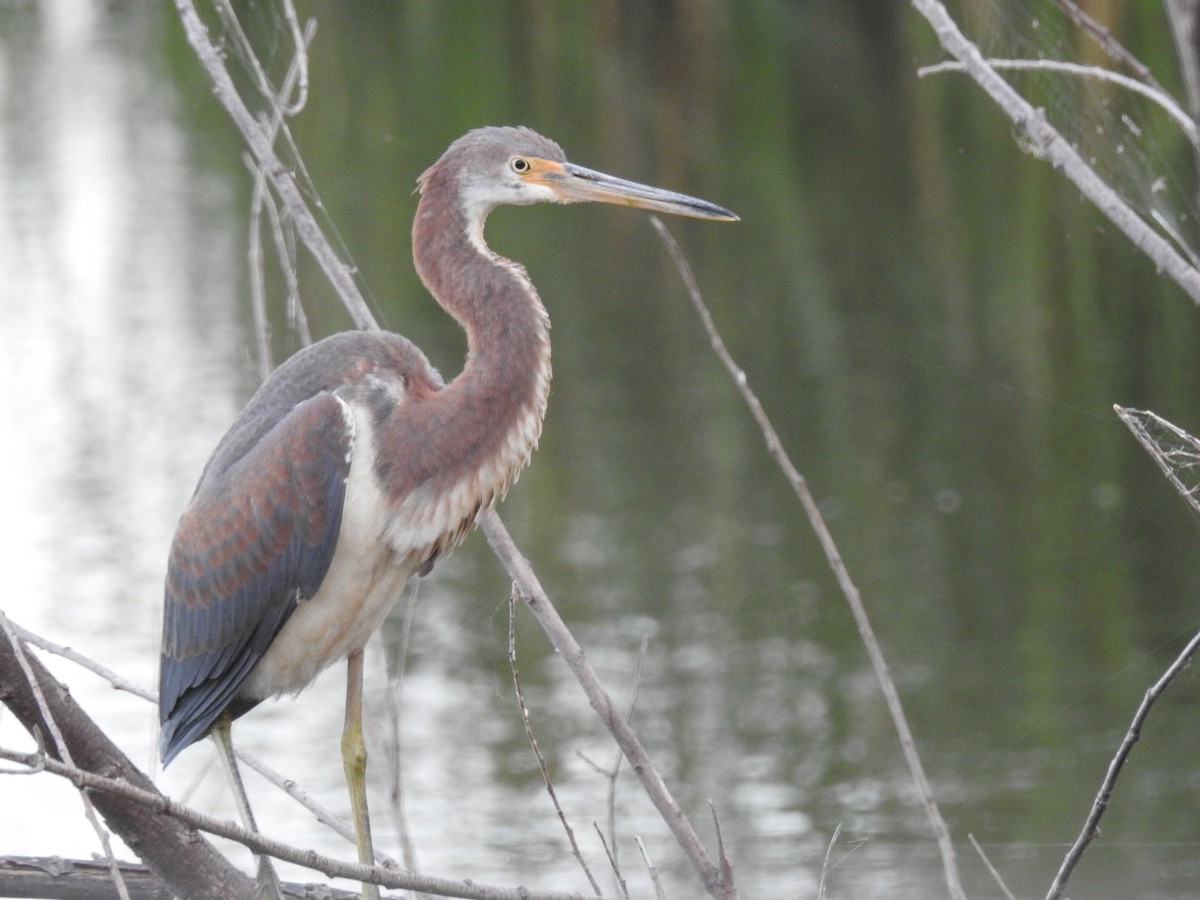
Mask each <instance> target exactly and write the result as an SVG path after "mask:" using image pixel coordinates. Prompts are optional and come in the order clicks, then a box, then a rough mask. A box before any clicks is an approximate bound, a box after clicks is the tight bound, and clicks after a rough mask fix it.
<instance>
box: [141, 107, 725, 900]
mask: <svg viewBox="0 0 1200 900" xmlns="http://www.w3.org/2000/svg"><path fill="white" fill-rule="evenodd" d="M418 185H419V189H420V193H421V199H420V202H419V204H418V206H417V214H416V221H415V222H414V224H413V242H412V243H413V257H414V260H415V262H416V268H417V273H418V274H419V275H420V277H421V280H422V282H423V283H424V284H425V286H426V287H427V288H428V290H429V292H430V293H431V294H432V295H433V296H434V298H435V299H436V300H437V301H438V302H439V303H440V304H441V305H442V307H443V308H444V309H445V310H446V311H447V312H448V313H449V314H450V315H451V316H453V317H454V318H455V319H456V320H457V321H458V323H459V324H460V325H461V326H462V327H463V329H464V330H465V331H466V333H467V348H468V351H467V361H466V365H465V366H464V368H463V371H462V372H461V374H459V375H458V376H457V377H456V378H454V379H453V380H452V381H450V383H448V384H446V383H444V382H443V381H442V379H441V377H440V376H439V375H438V373H437V372H436V371H435V370H434V369H433V368H432V367H431V366H430V364H429V362H428V361H427V360H426V359H425V357H424V355H422V353H421V351H420V350H418V349H417V348H416V347H415V346H414V345H413V344H411V343H410V342H409V341H407V340H405V339H404V338H403V337H400V336H399V335H397V334H391V333H388V332H384V331H359V332H349V333H345V334H337V335H334V336H332V337H329V338H326V339H325V340H322V341H320V342H318V343H316V344H313V345H312V346H311V347H308V348H306V349H304V350H301V351H300V352H299V353H297V354H295V355H294V356H292V357H291V358H290V359H288V360H287V362H285V363H284V364H283V365H281V366H280V367H279V368H278V369H276V370H275V372H274V373H273V374H272V375H271V376H270V377H269V378H268V379H267V380H266V381H265V382H264V383H263V385H262V387H260V388H259V390H258V391H257V393H255V394H254V396H253V397H252V398H251V399H250V402H249V403H248V404H247V405H246V408H245V409H244V410H242V413H241V415H239V416H238V418H237V420H236V421H235V422H234V423H233V426H232V427H231V428H230V429H229V431H228V432H227V433H226V435H225V437H224V438H222V439H221V442H220V443H219V444H218V445H217V448H216V450H215V451H214V453H213V455H212V457H211V458H210V459H209V461H208V464H207V466H205V468H204V472H203V473H202V474H201V476H200V483H199V484H198V485H197V487H196V491H195V494H194V495H193V496H192V499H191V502H190V504H189V505H188V507H187V509H186V510H185V511H184V513H183V517H182V519H181V520H180V522H179V527H178V529H177V530H176V532H175V539H174V542H173V544H172V546H171V555H170V561H169V568H168V571H167V580H166V600H165V614H164V622H163V643H162V660H161V675H160V694H159V718H160V721H161V724H162V732H161V738H160V745H159V749H160V752H161V755H162V759H163V763H164V764H166V763H169V762H170V761H171V760H172V759H173V758H174V757H175V755H176V754H178V753H179V752H180V751H181V750H183V749H184V748H185V747H187V746H188V745H189V744H192V743H193V742H195V741H197V740H199V739H200V738H201V737H203V736H204V735H206V734H209V733H210V732H212V733H214V735H215V736H216V737H217V743H218V745H219V746H220V747H221V749H222V757H223V759H225V761H226V762H227V763H228V765H229V768H230V774H231V778H232V780H233V783H234V787H235V790H236V791H237V792H238V793H239V795H240V796H239V805H240V806H242V807H243V810H242V811H243V816H244V818H246V820H247V824H248V826H250V827H253V826H252V822H253V820H252V818H251V817H250V815H249V806H248V804H245V803H244V793H242V791H241V786H240V781H239V779H238V777H237V768H236V764H235V763H233V756H232V749H231V744H230V741H229V723H230V722H231V721H232V720H233V719H235V718H237V717H238V716H240V715H242V714H243V713H245V712H247V711H248V710H250V709H251V708H252V707H254V706H255V705H256V704H258V703H259V702H261V701H262V700H265V699H266V698H268V697H274V696H278V695H281V694H294V693H296V692H298V691H300V690H301V689H303V688H304V687H306V686H307V685H308V684H309V683H310V682H311V681H312V680H313V679H314V678H315V677H316V675H317V673H319V672H320V671H321V670H323V669H324V668H326V667H327V666H329V665H330V664H332V663H334V662H336V661H337V660H340V659H345V658H347V657H348V658H349V661H350V665H349V672H348V675H347V691H346V698H347V699H346V728H345V731H344V733H343V738H342V753H343V762H344V765H345V769H346V776H347V781H348V782H349V785H350V794H351V802H352V808H353V812H354V819H355V827H356V831H357V834H358V852H359V860H360V862H363V863H367V864H371V863H373V861H374V855H373V851H372V849H371V844H370V831H369V821H368V817H367V808H366V793H365V781H364V773H365V764H366V752H365V749H364V747H363V741H362V694H361V690H362V650H363V647H364V645H365V644H366V643H367V639H368V638H369V637H370V636H371V634H372V633H373V632H374V631H375V630H376V629H377V628H378V627H379V626H380V624H381V623H382V622H383V620H384V618H385V617H386V616H387V614H388V611H389V610H390V609H391V608H392V605H393V603H394V601H395V600H396V599H397V598H398V596H399V595H400V592H401V589H402V588H403V586H404V583H405V581H406V580H407V579H408V577H409V575H411V574H413V573H416V574H418V575H424V574H426V573H427V572H428V571H429V570H430V569H431V568H432V567H433V564H434V562H435V561H436V560H437V559H438V557H440V556H441V555H442V554H444V553H447V552H449V551H450V550H452V549H453V548H454V547H455V546H457V545H458V544H459V543H460V542H461V541H462V540H463V538H464V536H465V535H466V533H467V531H468V529H469V528H470V527H471V525H472V524H473V523H474V521H475V518H476V516H477V515H478V514H479V512H480V511H481V510H483V509H486V508H489V507H491V506H492V504H494V503H495V502H496V501H497V500H498V499H499V498H500V497H502V496H503V495H504V493H505V491H506V490H507V489H508V486H509V485H510V484H511V483H512V482H513V480H514V479H515V478H516V477H517V474H518V473H519V472H520V470H521V469H522V468H523V467H524V466H525V464H526V463H527V462H528V460H529V456H530V453H531V452H532V450H533V448H534V445H535V444H536V443H537V440H538V436H539V434H540V433H541V428H542V417H543V415H544V414H545V411H546V399H547V396H548V394H549V391H550V337H549V319H548V318H547V315H546V310H545V308H544V307H543V306H542V303H541V300H540V299H539V298H538V295H537V292H536V291H535V290H534V287H533V284H532V283H530V280H529V278H528V276H527V275H526V274H525V270H524V268H522V267H521V266H520V265H519V264H517V263H515V262H512V261H511V260H508V259H505V258H503V257H501V256H498V255H497V254H495V253H493V252H492V251H491V250H490V249H489V248H488V246H487V244H485V243H484V238H483V226H484V220H485V219H486V218H487V215H488V213H489V212H490V211H491V210H492V209H493V208H494V207H496V206H499V205H501V204H518V205H523V204H531V203H541V202H549V203H574V202H578V201H583V200H596V201H601V202H605V203H617V204H622V205H628V206H636V207H641V208H643V209H651V210H658V211H661V212H666V213H675V214H678V215H683V216H692V217H696V218H701V219H718V220H727V221H732V220H736V218H737V216H735V215H734V214H733V213H731V212H729V211H728V210H726V209H722V208H721V207H719V206H716V205H714V204H712V203H708V202H706V201H704V200H698V199H696V198H694V197H688V196H684V195H682V194H676V193H673V192H670V191H664V190H660V189H658V188H652V187H647V186H645V185H640V184H635V183H633V182H629V181H624V180H622V179H619V178H613V177H612V176H609V175H604V174H602V173H600V172H594V171H592V170H590V169H585V168H582V167H580V166H576V165H574V164H572V163H569V162H567V160H566V157H565V156H564V155H563V152H562V150H561V149H560V148H559V146H558V145H557V144H555V143H554V142H553V141H550V140H548V139H547V138H544V137H542V136H540V135H538V134H536V133H534V132H533V131H530V130H529V129H528V128H481V129H478V130H475V131H472V132H470V133H468V134H467V135H465V136H464V137H462V138H459V139H458V140H457V141H455V142H454V143H453V144H451V145H450V147H449V149H448V150H446V152H445V153H444V154H443V155H442V157H441V159H439V160H438V161H437V162H436V163H434V165H433V166H432V167H431V168H429V169H428V170H427V171H426V172H425V173H424V174H423V175H422V176H421V177H420V179H419V181H418ZM260 873H261V874H262V875H263V878H264V880H267V881H269V882H270V883H271V884H273V885H274V887H273V890H275V891H277V890H278V885H277V881H276V880H275V878H274V873H273V871H272V870H271V869H270V866H269V864H267V863H266V860H265V858H263V859H261V860H260ZM375 896H378V894H377V892H375Z"/></svg>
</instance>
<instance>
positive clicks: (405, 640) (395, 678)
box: [384, 592, 418, 872]
mask: <svg viewBox="0 0 1200 900" xmlns="http://www.w3.org/2000/svg"><path fill="white" fill-rule="evenodd" d="M411 597H412V599H411V602H410V603H408V607H407V609H405V611H404V628H403V629H402V630H401V632H400V649H399V651H398V652H397V653H396V654H395V656H394V657H393V656H392V655H391V654H388V653H387V652H386V650H385V652H384V659H385V669H386V671H387V676H388V683H387V709H388V724H389V725H390V726H391V730H392V734H391V741H390V743H389V745H388V769H389V770H390V772H389V774H390V775H391V784H390V785H389V786H388V800H389V805H390V807H391V811H392V821H393V822H394V824H395V826H396V834H397V836H398V838H399V840H400V855H401V857H402V858H403V859H404V865H405V867H406V868H408V869H409V871H412V872H416V871H418V867H417V848H416V846H415V845H414V844H413V840H412V833H411V832H410V831H409V828H408V817H407V816H406V815H405V814H404V796H405V794H404V780H403V774H404V770H403V767H402V764H401V763H402V758H401V757H402V754H401V748H402V747H403V744H402V743H401V729H400V724H401V720H400V712H401V710H402V709H403V708H404V707H403V703H404V675H405V660H406V659H407V658H408V646H409V638H410V636H411V635H412V623H413V618H414V614H415V613H416V609H417V598H416V594H415V592H414V593H413V594H412V595H411ZM393 660H394V661H395V662H394V663H393ZM393 665H394V666H395V671H393Z"/></svg>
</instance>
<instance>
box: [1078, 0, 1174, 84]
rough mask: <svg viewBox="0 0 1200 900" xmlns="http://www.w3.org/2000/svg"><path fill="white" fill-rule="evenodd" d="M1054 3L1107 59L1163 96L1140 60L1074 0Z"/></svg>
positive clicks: (1156, 81)
mask: <svg viewBox="0 0 1200 900" xmlns="http://www.w3.org/2000/svg"><path fill="white" fill-rule="evenodd" d="M1054 2H1055V3H1056V4H1057V5H1058V6H1059V8H1060V9H1062V11H1063V12H1065V13H1066V14H1067V15H1068V16H1070V17H1071V21H1072V22H1074V23H1075V25H1076V26H1077V27H1079V28H1082V29H1083V30H1084V31H1086V32H1087V33H1088V34H1090V35H1091V36H1092V39H1093V40H1095V42H1096V43H1097V44H1099V45H1100V48H1101V49H1102V50H1104V52H1105V53H1107V54H1108V58H1109V59H1111V60H1112V61H1113V62H1115V63H1120V64H1122V65H1125V66H1128V67H1129V69H1130V71H1132V72H1133V73H1134V74H1135V75H1137V77H1138V78H1140V79H1141V80H1142V81H1143V82H1145V83H1146V84H1148V85H1150V87H1152V88H1155V89H1156V90H1158V91H1160V92H1161V93H1163V94H1165V93H1166V90H1165V89H1164V88H1163V86H1162V85H1161V84H1159V83H1158V79H1156V78H1155V77H1154V75H1153V73H1152V72H1151V71H1150V70H1149V69H1148V68H1146V66H1145V65H1144V64H1143V63H1142V61H1141V60H1140V59H1138V58H1137V57H1136V56H1134V55H1133V54H1132V53H1130V52H1129V51H1128V50H1126V49H1125V46H1124V45H1123V44H1122V43H1121V42H1120V41H1118V40H1117V39H1116V38H1115V37H1113V35H1112V32H1111V31H1109V30H1108V29H1107V28H1105V27H1104V26H1103V25H1101V24H1100V23H1099V22H1097V21H1096V20H1095V19H1093V18H1092V17H1091V16H1089V15H1088V14H1087V13H1086V12H1085V11H1084V10H1082V9H1080V7H1079V4H1077V3H1075V0H1054Z"/></svg>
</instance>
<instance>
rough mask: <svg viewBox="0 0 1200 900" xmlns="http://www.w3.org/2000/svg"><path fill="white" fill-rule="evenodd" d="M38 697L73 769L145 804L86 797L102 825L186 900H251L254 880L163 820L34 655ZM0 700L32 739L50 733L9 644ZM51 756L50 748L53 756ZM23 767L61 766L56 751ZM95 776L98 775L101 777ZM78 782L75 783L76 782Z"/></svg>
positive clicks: (133, 769)
mask: <svg viewBox="0 0 1200 900" xmlns="http://www.w3.org/2000/svg"><path fill="white" fill-rule="evenodd" d="M25 661H26V662H27V664H28V666H29V668H30V670H31V671H32V673H33V676H34V679H35V680H36V683H37V688H38V689H39V690H40V693H41V696H42V698H43V699H44V702H45V704H46V707H47V710H48V712H49V715H50V716H51V717H52V718H53V719H54V721H55V722H56V723H57V725H58V728H59V730H60V731H61V733H62V736H63V740H64V742H65V743H66V744H67V745H68V746H69V747H70V748H71V755H72V758H73V759H74V761H75V764H76V765H75V766H73V767H70V768H72V769H74V771H77V772H83V773H84V774H86V775H88V776H89V777H95V778H101V777H103V778H104V779H105V780H106V781H111V782H115V783H119V784H122V785H127V786H129V787H130V789H131V790H137V791H140V792H142V793H144V794H145V796H146V798H147V802H144V803H137V802H133V801H131V800H130V799H129V798H128V797H123V796H122V795H120V794H117V793H109V792H105V793H94V794H91V795H90V796H91V798H92V803H93V804H94V805H95V807H96V809H97V810H99V811H100V814H101V815H102V816H103V817H104V820H105V822H106V823H107V824H108V826H109V827H110V828H111V829H112V830H113V831H114V832H116V833H117V834H118V835H120V836H121V839H122V840H124V841H125V843H126V844H127V845H128V846H129V847H130V849H132V850H133V851H134V852H135V853H137V854H138V856H139V857H140V858H141V859H142V861H143V862H144V863H146V865H148V866H149V867H150V869H151V870H152V871H153V872H154V873H155V875H157V876H158V877H159V878H161V879H162V880H163V881H164V882H165V883H166V884H167V885H168V886H170V887H171V889H172V890H173V891H174V892H175V893H176V894H177V895H179V896H181V897H187V898H188V900H230V898H249V897H251V896H252V895H253V893H254V882H253V881H252V880H251V879H250V878H248V877H247V876H246V875H244V874H243V873H242V872H240V871H238V870H237V869H235V868H234V867H233V866H232V865H231V864H230V863H229V861H228V860H226V859H225V857H223V856H222V855H221V854H220V853H218V852H217V850H216V848H214V847H213V846H212V844H210V843H209V842H208V841H207V840H205V839H204V838H203V837H202V836H201V835H200V834H198V833H197V832H196V831H195V830H193V829H191V828H189V827H187V826H186V825H184V824H183V823H182V822H179V821H177V820H175V819H172V818H169V817H166V816H163V815H161V814H160V813H159V812H158V810H157V807H158V806H160V805H161V804H163V803H167V802H169V801H168V800H167V798H166V797H164V796H163V795H162V794H161V793H159V792H158V790H157V789H156V788H155V787H154V785H153V783H152V782H151V781H150V779H149V778H147V777H146V776H145V775H144V774H142V772H141V771H140V770H139V769H138V768H137V766H135V765H134V764H133V763H132V762H131V761H130V760H129V759H128V758H127V757H126V756H125V754H124V753H122V752H121V750H120V749H119V748H117V746H116V745H115V744H113V743H112V741H110V740H109V739H108V737H107V736H106V735H105V734H104V732H102V731H101V730H100V729H99V728H98V727H97V726H96V724H95V723H94V722H93V721H92V720H91V719H90V718H88V716H87V714H86V713H85V712H84V711H83V710H82V709H80V707H79V705H78V704H76V703H75V701H74V699H73V698H72V697H71V694H70V692H69V691H68V690H67V688H66V687H65V686H64V685H62V684H60V683H59V682H58V681H57V680H55V678H54V677H53V676H52V675H51V674H50V673H49V672H48V671H46V668H45V667H44V666H43V665H42V664H41V662H40V660H38V658H37V657H36V656H34V655H33V654H30V653H27V654H26V655H25ZM0 702H3V703H4V704H5V705H6V706H7V707H8V708H9V709H10V710H12V712H13V715H15V716H16V718H17V720H18V721H19V722H20V723H21V724H22V726H24V728H25V729H26V730H27V731H29V733H30V734H35V733H36V731H39V730H40V732H41V733H42V734H48V733H50V732H49V724H48V723H47V722H46V721H45V717H44V716H43V714H42V711H41V709H40V708H39V704H38V697H37V692H35V689H34V686H33V685H31V684H30V683H29V682H28V681H27V680H26V678H25V675H24V673H23V671H22V669H21V666H20V663H19V661H18V659H17V656H16V652H15V650H14V647H13V645H12V644H10V643H9V642H8V641H0ZM52 752H53V751H52ZM15 761H16V762H22V763H24V764H26V765H30V766H36V765H37V764H39V762H44V765H45V768H46V769H47V770H50V769H51V768H52V767H63V768H66V767H65V766H64V764H63V763H62V762H60V761H58V757H57V754H56V755H55V758H53V759H47V758H46V757H44V756H41V755H39V754H25V755H22V758H20V759H16V760H15ZM94 773H104V775H103V776H101V775H96V774H94ZM76 784H79V782H76Z"/></svg>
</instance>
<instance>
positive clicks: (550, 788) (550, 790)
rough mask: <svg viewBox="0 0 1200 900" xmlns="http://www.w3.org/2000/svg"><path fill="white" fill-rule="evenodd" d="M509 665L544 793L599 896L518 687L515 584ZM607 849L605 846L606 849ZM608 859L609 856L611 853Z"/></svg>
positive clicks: (510, 606) (510, 609) (510, 603)
mask: <svg viewBox="0 0 1200 900" xmlns="http://www.w3.org/2000/svg"><path fill="white" fill-rule="evenodd" d="M508 667H509V669H510V670H511V671H512V679H513V690H514V691H515V692H516V695H517V706H518V707H519V708H520V710H521V724H522V725H524V726H525V739H526V740H528V741H529V746H530V748H531V749H532V750H533V756H534V758H535V759H536V760H537V764H538V769H539V770H540V771H541V773H542V783H543V784H544V785H546V793H547V794H549V795H550V802H551V803H553V804H554V811H555V812H556V813H558V821H559V822H560V823H562V827H563V831H565V832H566V833H567V841H568V843H570V845H571V853H572V854H574V856H575V861H576V862H577V863H579V866H580V868H582V869H583V874H584V875H586V876H587V880H588V882H589V883H590V884H591V886H592V890H593V891H595V892H596V896H597V897H599V896H601V891H600V885H598V884H596V879H595V878H594V877H593V876H592V870H591V869H590V868H588V864H587V861H586V860H584V858H583V852H582V851H581V850H580V849H579V842H578V841H576V840H575V829H573V828H572V827H571V824H570V823H569V822H568V821H567V814H566V813H564V812H563V808H562V804H560V803H559V802H558V793H557V792H556V791H555V790H554V782H553V781H552V780H551V779H550V767H549V766H548V765H547V764H546V757H544V756H543V755H542V750H541V748H540V747H538V742H537V737H536V736H535V735H534V733H533V725H532V724H531V723H530V721H529V707H528V706H527V705H526V703H525V693H524V691H522V690H521V672H520V670H519V669H518V668H517V591H516V589H515V587H514V589H513V592H512V594H511V595H510V596H509V598H508ZM607 849H608V848H607V847H605V850H607ZM609 859H610V860H612V857H611V855H610V856H609ZM612 862H613V867H614V868H615V867H616V861H615V860H612Z"/></svg>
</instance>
